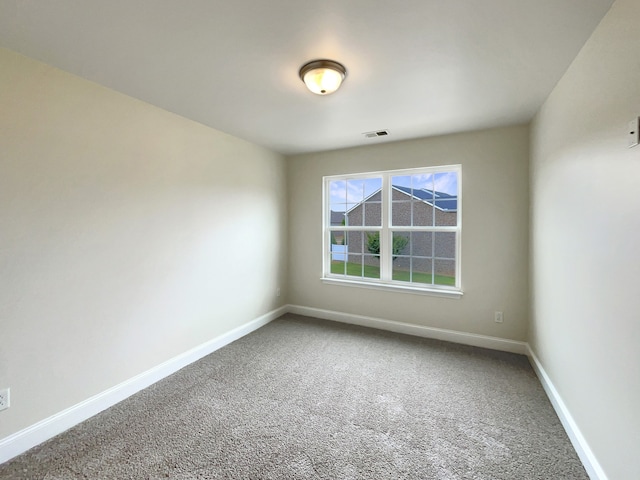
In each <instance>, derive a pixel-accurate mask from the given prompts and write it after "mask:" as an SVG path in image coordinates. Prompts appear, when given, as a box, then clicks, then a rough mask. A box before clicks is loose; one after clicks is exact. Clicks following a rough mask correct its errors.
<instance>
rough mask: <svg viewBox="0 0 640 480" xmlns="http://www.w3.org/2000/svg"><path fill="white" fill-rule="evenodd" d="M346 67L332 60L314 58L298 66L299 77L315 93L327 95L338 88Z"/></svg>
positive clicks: (344, 75)
mask: <svg viewBox="0 0 640 480" xmlns="http://www.w3.org/2000/svg"><path fill="white" fill-rule="evenodd" d="M346 76H347V69H346V68H344V65H342V64H340V63H338V62H334V61H333V60H314V61H313V62H309V63H305V64H304V65H303V66H302V67H301V68H300V78H301V79H302V81H303V82H304V83H305V85H306V86H307V88H308V89H309V90H311V91H312V92H313V93H315V94H317V95H329V94H330V93H333V92H335V91H336V90H338V88H340V84H341V83H342V80H344V77H346Z"/></svg>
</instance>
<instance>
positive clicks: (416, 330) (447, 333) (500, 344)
mask: <svg viewBox="0 0 640 480" xmlns="http://www.w3.org/2000/svg"><path fill="white" fill-rule="evenodd" d="M288 307H289V309H288V311H289V312H291V313H296V314H298V315H306V316H309V317H316V318H322V319H325V320H333V321H335V322H343V323H350V324H353V325H360V326H363V327H371V328H377V329H379V330H389V331H391V332H396V333H405V334H407V335H414V336H417V337H425V338H433V339H436V340H445V341H447V342H453V343H462V344H463V345H472V346H474V347H483V348H490V349H492V350H501V351H503V352H511V353H519V354H521V355H527V353H528V349H527V344H526V343H525V342H518V341H515V340H508V339H505V338H499V337H490V336H487V335H477V334H475V333H466V332H458V331H455V330H446V329H443V328H433V327H423V326H421V325H414V324H411V323H403V322H396V321H393V320H385V319H382V318H374V317H366V316H363V315H354V314H351V313H342V312H335V311H332V310H323V309H320V308H311V307H303V306H300V305H289V306H288Z"/></svg>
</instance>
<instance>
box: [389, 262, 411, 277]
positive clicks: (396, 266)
mask: <svg viewBox="0 0 640 480" xmlns="http://www.w3.org/2000/svg"><path fill="white" fill-rule="evenodd" d="M392 279H393V280H398V281H400V282H410V281H411V257H396V258H395V259H394V260H393V270H392Z"/></svg>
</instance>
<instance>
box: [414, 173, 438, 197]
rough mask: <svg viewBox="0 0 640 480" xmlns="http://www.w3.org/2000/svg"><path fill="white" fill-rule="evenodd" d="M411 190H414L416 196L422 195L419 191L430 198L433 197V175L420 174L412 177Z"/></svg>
mask: <svg viewBox="0 0 640 480" xmlns="http://www.w3.org/2000/svg"><path fill="white" fill-rule="evenodd" d="M411 188H413V190H414V194H418V195H419V194H420V193H419V192H418V191H422V192H424V193H428V194H429V196H432V195H433V174H431V173H420V174H418V175H412V176H411Z"/></svg>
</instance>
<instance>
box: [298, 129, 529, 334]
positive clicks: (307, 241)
mask: <svg viewBox="0 0 640 480" xmlns="http://www.w3.org/2000/svg"><path fill="white" fill-rule="evenodd" d="M528 141H529V139H528V128H527V126H516V127H510V128H502V129H494V130H488V131H481V132H472V133H462V134H457V135H448V136H442V137H435V138H427V139H421V140H412V141H406V142H397V143H382V144H378V145H375V146H371V147H359V148H352V149H345V150H338V151H331V152H324V153H316V154H305V155H299V156H294V157H290V158H288V190H289V227H290V231H289V246H290V257H289V265H290V268H289V285H290V291H289V293H290V295H289V302H290V303H292V304H296V305H302V306H305V307H314V308H321V309H327V310H335V311H338V312H344V313H352V314H358V315H366V316H372V317H378V318H383V319H387V320H395V321H401V322H407V323H413V324H416V325H422V326H429V327H438V328H446V329H452V330H458V331H462V332H470V333H477V334H484V335H492V336H497V337H503V338H508V339H513V340H526V332H527V315H528V283H527V276H528V260H527V255H528V253H527V252H528V155H529V143H528ZM458 163H459V164H462V188H463V200H462V204H463V206H462V286H463V290H464V296H463V297H462V298H461V299H452V298H441V297H434V296H425V295H415V294H410V293H397V292H386V291H379V290H367V289H362V288H354V287H346V286H337V285H328V284H323V283H322V282H321V281H320V277H321V276H322V233H321V231H322V177H323V176H324V175H337V174H345V173H360V172H367V171H376V170H389V169H397V168H411V167H422V166H435V165H445V164H458ZM495 310H503V311H504V314H505V322H504V323H503V324H497V323H495V322H494V320H493V312H494V311H495Z"/></svg>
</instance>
